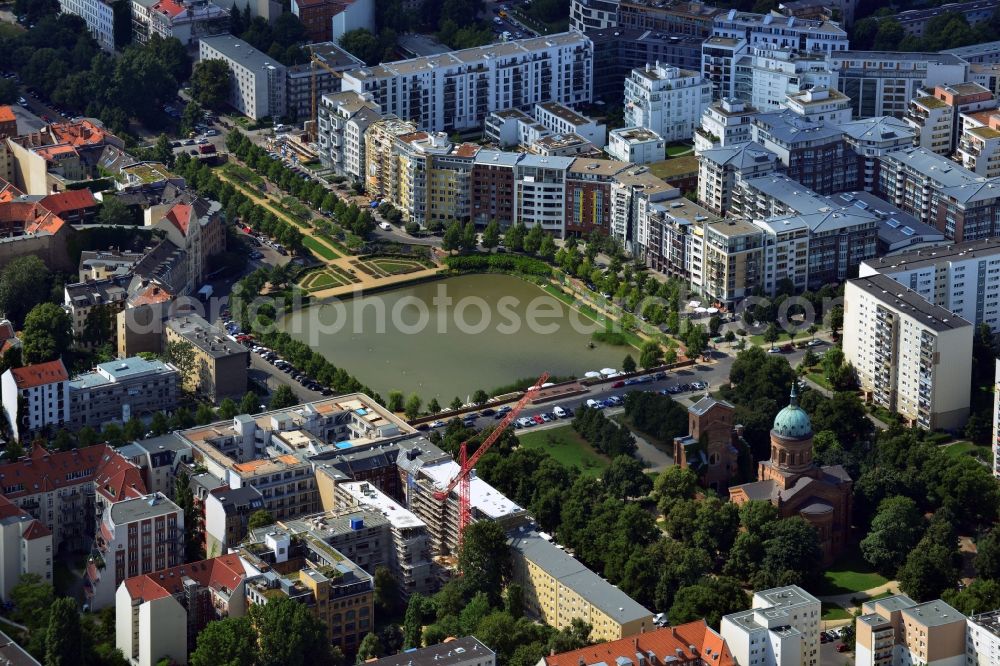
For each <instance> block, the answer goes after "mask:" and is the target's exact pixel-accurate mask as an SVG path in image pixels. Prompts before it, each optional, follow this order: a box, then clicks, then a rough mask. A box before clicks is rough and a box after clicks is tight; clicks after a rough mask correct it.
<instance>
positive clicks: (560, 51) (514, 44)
mask: <svg viewBox="0 0 1000 666" xmlns="http://www.w3.org/2000/svg"><path fill="white" fill-rule="evenodd" d="M593 61H594V45H593V43H592V42H591V41H590V39H588V38H587V37H585V36H584V35H582V34H580V33H578V32H564V33H559V34H555V35H546V36H544V37H533V38H530V39H520V40H516V41H511V42H503V43H498V44H489V45H487V46H480V47H476V48H472V49H464V50H462V51H454V52H451V53H443V54H439V55H433V56H424V57H420V58H413V59H410V60H400V61H396V62H386V63H382V64H381V65H378V66H376V67H363V68H360V69H356V70H353V71H349V72H345V73H344V79H343V86H342V89H343V90H353V91H354V92H357V93H370V94H371V95H372V99H373V100H374V101H375V102H376V103H377V104H378V105H379V107H380V109H381V112H382V114H383V115H390V114H392V115H395V116H398V117H399V118H405V119H408V120H411V121H413V122H414V123H416V125H417V126H418V127H420V128H421V129H424V130H426V131H428V132H442V131H443V132H452V131H456V130H465V129H472V128H479V127H481V126H482V125H483V121H484V120H485V119H486V116H487V114H489V113H490V112H491V111H496V110H498V109H511V108H513V109H521V110H525V111H528V110H531V109H532V107H533V106H534V105H535V104H538V103H542V102H559V103H561V104H566V105H569V106H573V105H576V104H583V103H587V102H590V101H591V98H592V96H593V68H594V62H593Z"/></svg>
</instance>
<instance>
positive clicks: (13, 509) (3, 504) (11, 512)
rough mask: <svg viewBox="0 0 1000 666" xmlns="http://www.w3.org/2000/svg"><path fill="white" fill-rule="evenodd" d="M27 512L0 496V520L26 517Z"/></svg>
mask: <svg viewBox="0 0 1000 666" xmlns="http://www.w3.org/2000/svg"><path fill="white" fill-rule="evenodd" d="M26 513H27V512H25V511H24V509H22V508H21V507H19V506H18V505H16V504H14V503H13V502H11V501H10V500H9V499H7V498H6V497H4V496H3V495H0V520H3V519H5V518H13V517H14V516H21V515H26Z"/></svg>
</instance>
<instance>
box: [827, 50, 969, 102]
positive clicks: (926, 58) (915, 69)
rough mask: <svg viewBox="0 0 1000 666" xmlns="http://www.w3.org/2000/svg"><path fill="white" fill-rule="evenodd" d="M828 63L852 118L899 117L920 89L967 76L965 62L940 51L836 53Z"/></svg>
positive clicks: (960, 79) (961, 79)
mask: <svg viewBox="0 0 1000 666" xmlns="http://www.w3.org/2000/svg"><path fill="white" fill-rule="evenodd" d="M830 60H831V62H832V63H833V65H834V67H835V68H836V69H837V73H838V89H839V90H840V91H841V92H843V93H844V94H845V95H847V96H848V97H849V98H850V100H851V109H852V110H853V112H854V117H855V118H872V117H876V116H895V117H896V118H902V117H903V116H904V115H905V114H906V111H907V108H908V105H909V103H910V100H911V99H913V98H914V97H917V96H918V94H919V92H920V89H921V88H934V87H935V86H939V85H945V84H948V83H954V82H955V81H966V80H968V75H969V63H968V62H966V61H965V60H963V59H962V58H960V57H958V56H955V55H951V54H948V53H944V52H942V53H904V52H898V51H838V52H834V53H832V54H831V56H830Z"/></svg>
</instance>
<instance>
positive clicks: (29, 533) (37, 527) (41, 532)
mask: <svg viewBox="0 0 1000 666" xmlns="http://www.w3.org/2000/svg"><path fill="white" fill-rule="evenodd" d="M21 536H23V537H24V540H25V541H33V540H34V539H41V538H42V537H47V536H52V532H51V530H49V528H47V527H46V526H45V525H42V522H41V521H40V520H35V521H33V522H32V523H31V526H30V527H29V528H28V529H26V530H25V531H24V534H22V535H21Z"/></svg>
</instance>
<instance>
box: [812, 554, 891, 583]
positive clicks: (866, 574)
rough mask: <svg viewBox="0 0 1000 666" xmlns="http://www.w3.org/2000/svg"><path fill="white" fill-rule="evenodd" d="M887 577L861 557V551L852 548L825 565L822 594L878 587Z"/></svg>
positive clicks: (885, 581)
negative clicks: (827, 565)
mask: <svg viewBox="0 0 1000 666" xmlns="http://www.w3.org/2000/svg"><path fill="white" fill-rule="evenodd" d="M888 582H889V579H888V578H886V577H885V576H883V575H882V574H880V573H878V572H876V571H874V570H873V569H872V567H871V565H870V564H868V563H867V562H865V561H864V559H863V558H862V557H861V552H860V551H858V550H852V551H850V552H848V553H846V554H845V555H843V556H842V557H841V558H840V559H839V560H837V561H836V562H834V563H833V564H832V565H831V566H829V567H827V570H826V573H825V574H824V575H823V588H824V589H823V590H822V593H823V594H846V593H848V592H863V591H865V590H870V589H872V588H873V587H879V586H880V585H885V584H886V583H888Z"/></svg>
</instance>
